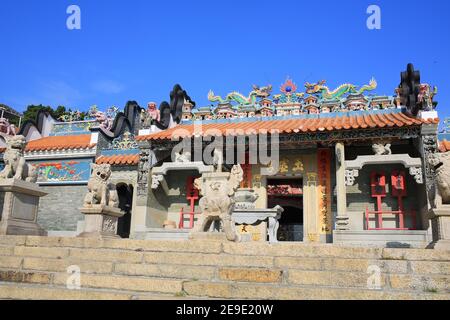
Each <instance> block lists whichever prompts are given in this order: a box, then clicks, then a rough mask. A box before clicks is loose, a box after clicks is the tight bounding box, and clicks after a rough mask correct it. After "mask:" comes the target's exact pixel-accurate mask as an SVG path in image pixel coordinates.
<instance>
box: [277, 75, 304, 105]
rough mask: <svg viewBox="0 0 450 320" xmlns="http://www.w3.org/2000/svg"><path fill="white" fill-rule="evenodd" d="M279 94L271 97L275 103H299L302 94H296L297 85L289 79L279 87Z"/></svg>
mask: <svg viewBox="0 0 450 320" xmlns="http://www.w3.org/2000/svg"><path fill="white" fill-rule="evenodd" d="M280 91H281V92H282V93H281V94H277V95H275V96H273V99H274V102H275V103H277V104H278V103H300V102H301V99H302V98H303V97H304V95H305V94H304V93H303V92H302V93H298V92H297V85H296V84H295V83H294V82H293V81H292V80H291V79H289V78H287V79H286V81H285V82H284V84H283V85H282V86H281V88H280Z"/></svg>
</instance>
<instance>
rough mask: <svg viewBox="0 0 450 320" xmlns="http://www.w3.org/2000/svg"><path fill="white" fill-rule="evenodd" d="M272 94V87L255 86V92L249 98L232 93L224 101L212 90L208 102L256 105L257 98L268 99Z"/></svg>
mask: <svg viewBox="0 0 450 320" xmlns="http://www.w3.org/2000/svg"><path fill="white" fill-rule="evenodd" d="M271 92H272V86H271V85H268V86H266V87H259V86H256V85H254V86H253V90H252V91H251V92H250V94H249V96H248V97H246V96H244V95H243V94H241V93H239V92H236V91H234V92H231V93H229V94H227V96H226V97H225V99H223V98H222V97H220V96H216V95H215V94H214V92H213V91H212V90H210V91H209V93H208V100H209V101H211V102H219V103H221V104H222V103H229V102H233V101H234V102H236V103H238V104H239V105H254V104H256V99H257V98H267V97H268V96H270V94H271Z"/></svg>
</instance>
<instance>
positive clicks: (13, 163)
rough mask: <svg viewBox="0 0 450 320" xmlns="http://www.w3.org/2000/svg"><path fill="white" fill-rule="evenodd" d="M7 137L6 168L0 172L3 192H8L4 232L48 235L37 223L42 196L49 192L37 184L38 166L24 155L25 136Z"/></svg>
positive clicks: (0, 226)
mask: <svg viewBox="0 0 450 320" xmlns="http://www.w3.org/2000/svg"><path fill="white" fill-rule="evenodd" d="M5 138H6V145H7V147H6V151H5V155H4V162H5V168H4V169H3V170H2V172H0V192H4V193H5V200H4V202H3V208H2V210H3V211H2V216H1V217H2V220H1V222H0V234H3V235H34V236H45V235H47V232H46V231H45V230H44V229H42V228H41V227H40V226H39V225H38V223H37V213H38V207H39V198H40V197H43V196H46V195H47V193H45V192H43V191H42V189H41V188H40V187H39V186H38V185H36V181H37V170H36V168H35V167H33V166H32V165H30V164H27V163H26V161H25V157H24V151H25V147H26V145H27V142H26V139H25V137H24V136H20V135H18V136H10V137H5Z"/></svg>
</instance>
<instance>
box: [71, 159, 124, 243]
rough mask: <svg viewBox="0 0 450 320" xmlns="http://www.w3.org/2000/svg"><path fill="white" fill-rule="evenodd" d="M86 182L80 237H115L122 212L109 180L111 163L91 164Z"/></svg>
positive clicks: (114, 189)
mask: <svg viewBox="0 0 450 320" xmlns="http://www.w3.org/2000/svg"><path fill="white" fill-rule="evenodd" d="M91 168H92V174H91V178H90V179H89V182H88V193H87V194H86V197H85V199H84V205H83V208H81V209H80V211H81V213H83V214H84V215H85V225H84V232H83V233H81V234H80V237H91V238H117V237H118V236H117V224H118V219H119V218H121V217H122V216H123V215H124V213H123V212H122V211H121V210H120V209H119V197H118V196H117V190H116V186H115V185H114V184H113V183H111V182H110V177H111V165H109V164H93V165H92V166H91Z"/></svg>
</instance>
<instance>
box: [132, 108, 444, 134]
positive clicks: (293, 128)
mask: <svg viewBox="0 0 450 320" xmlns="http://www.w3.org/2000/svg"><path fill="white" fill-rule="evenodd" d="M438 121H439V120H438V119H433V120H431V121H428V120H423V119H417V118H412V117H409V116H407V115H406V114H404V113H401V112H397V113H386V114H361V115H354V114H351V115H344V116H339V117H323V118H312V119H311V118H293V119H279V120H277V119H273V120H261V119H257V120H255V121H243V122H239V121H235V122H225V123H206V124H203V125H201V127H200V128H201V130H202V134H203V135H206V134H207V133H208V130H211V129H214V132H211V133H212V134H214V135H215V134H217V133H221V134H222V135H227V134H232V135H238V134H240V133H239V132H236V131H237V130H239V131H241V133H242V131H244V132H245V131H248V130H252V131H255V130H256V131H260V132H261V131H262V130H271V129H275V130H279V131H280V133H292V132H300V131H301V132H303V133H308V132H317V131H339V130H351V129H355V130H356V129H367V128H396V127H397V128H399V127H405V126H412V125H421V124H427V123H438ZM198 127H199V125H197V124H196V125H194V124H181V125H179V126H176V127H174V128H171V129H168V130H164V131H160V132H157V133H153V134H150V135H145V136H138V137H136V140H138V141H145V140H170V139H171V138H172V136H175V135H177V136H180V135H181V136H185V135H186V133H188V137H191V136H193V135H194V129H196V128H198ZM177 131H179V132H177ZM229 131H231V133H230V132H229ZM233 131H234V132H233ZM180 132H181V133H182V134H180ZM216 132H217V133H216ZM211 133H209V134H208V135H211Z"/></svg>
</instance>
